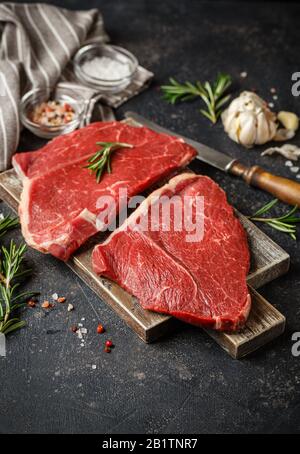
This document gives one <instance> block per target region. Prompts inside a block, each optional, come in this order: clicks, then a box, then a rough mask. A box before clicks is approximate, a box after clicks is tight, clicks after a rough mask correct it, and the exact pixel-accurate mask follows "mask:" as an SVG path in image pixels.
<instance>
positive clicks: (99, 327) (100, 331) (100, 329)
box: [97, 323, 105, 334]
mask: <svg viewBox="0 0 300 454" xmlns="http://www.w3.org/2000/svg"><path fill="white" fill-rule="evenodd" d="M104 331H105V329H104V327H103V326H102V325H101V324H100V323H99V325H98V326H97V333H98V334H102V333H104Z"/></svg>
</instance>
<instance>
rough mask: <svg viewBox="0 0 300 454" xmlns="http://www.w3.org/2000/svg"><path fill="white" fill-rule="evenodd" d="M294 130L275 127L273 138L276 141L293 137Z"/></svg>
mask: <svg viewBox="0 0 300 454" xmlns="http://www.w3.org/2000/svg"><path fill="white" fill-rule="evenodd" d="M294 135H295V131H292V130H291V129H284V128H280V129H277V131H276V134H275V137H274V140H276V141H277V142H283V141H285V140H290V139H292V138H293V137H294Z"/></svg>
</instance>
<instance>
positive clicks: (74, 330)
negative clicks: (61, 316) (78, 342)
mask: <svg viewBox="0 0 300 454" xmlns="http://www.w3.org/2000/svg"><path fill="white" fill-rule="evenodd" d="M71 331H72V333H76V332H77V331H78V328H77V326H76V325H73V326H71Z"/></svg>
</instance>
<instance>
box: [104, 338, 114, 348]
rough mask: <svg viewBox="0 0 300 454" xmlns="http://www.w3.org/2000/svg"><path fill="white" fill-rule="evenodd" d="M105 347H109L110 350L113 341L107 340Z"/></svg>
mask: <svg viewBox="0 0 300 454" xmlns="http://www.w3.org/2000/svg"><path fill="white" fill-rule="evenodd" d="M105 346H106V347H108V348H111V347H112V346H113V343H112V341H111V340H107V341H106V342H105Z"/></svg>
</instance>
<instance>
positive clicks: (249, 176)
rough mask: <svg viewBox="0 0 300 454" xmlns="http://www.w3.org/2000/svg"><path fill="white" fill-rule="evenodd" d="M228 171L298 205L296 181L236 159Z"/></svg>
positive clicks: (299, 204) (299, 200) (299, 203)
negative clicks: (246, 164)
mask: <svg viewBox="0 0 300 454" xmlns="http://www.w3.org/2000/svg"><path fill="white" fill-rule="evenodd" d="M229 172H230V173H232V174H233V175H236V176H238V177H241V178H243V180H244V181H246V183H248V184H249V185H251V186H255V187H257V188H260V189H262V190H263V191H266V192H269V193H270V194H272V195H274V196H275V197H276V198H277V199H279V200H282V201H283V202H285V203H288V204H289V205H297V206H298V207H300V184H299V183H297V182H296V181H293V180H289V179H288V178H283V177H279V176H277V175H273V174H272V173H269V172H267V171H266V170H264V169H263V168H262V167H259V166H253V167H246V166H244V165H243V164H241V163H240V162H238V161H236V162H234V163H233V164H232V166H231V167H230V169H229Z"/></svg>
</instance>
